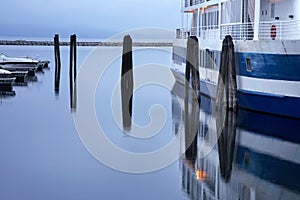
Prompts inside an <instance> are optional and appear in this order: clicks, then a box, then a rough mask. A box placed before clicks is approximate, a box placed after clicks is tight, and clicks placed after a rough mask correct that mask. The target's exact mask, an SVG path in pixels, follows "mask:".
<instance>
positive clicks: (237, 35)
mask: <svg viewBox="0 0 300 200" xmlns="http://www.w3.org/2000/svg"><path fill="white" fill-rule="evenodd" d="M253 26H254V24H253V23H230V24H222V25H221V31H220V39H223V38H225V36H226V35H231V37H232V39H233V40H252V39H253V36H254V31H253Z"/></svg>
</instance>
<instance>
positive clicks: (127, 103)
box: [121, 35, 134, 130]
mask: <svg viewBox="0 0 300 200" xmlns="http://www.w3.org/2000/svg"><path fill="white" fill-rule="evenodd" d="M132 69H133V58H132V39H131V37H130V36H129V35H126V36H125V37H124V41H123V53H122V69H121V93H122V119H123V128H124V129H125V130H130V129H131V124H132V99H133V85H134V83H133V70H132Z"/></svg>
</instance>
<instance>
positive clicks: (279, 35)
mask: <svg viewBox="0 0 300 200" xmlns="http://www.w3.org/2000/svg"><path fill="white" fill-rule="evenodd" d="M178 31H179V32H180V37H181V38H187V36H188V35H196V36H198V37H200V38H202V39H220V40H222V39H223V38H224V37H225V36H226V35H231V36H232V38H233V39H234V40H253V38H254V23H253V22H251V23H229V24H221V25H211V26H201V27H199V28H198V27H191V28H189V29H188V30H186V29H178ZM179 32H178V33H179ZM299 32H300V20H289V21H278V20H277V21H262V22H260V23H259V31H258V38H259V39H260V40H272V39H273V40H300V34H299Z"/></svg>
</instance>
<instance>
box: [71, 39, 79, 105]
mask: <svg viewBox="0 0 300 200" xmlns="http://www.w3.org/2000/svg"><path fill="white" fill-rule="evenodd" d="M76 52H77V49H76V35H75V34H74V35H71V37H70V70H69V80H70V107H71V109H76V99H77V97H76V73H77V70H76V67H77V66H76V60H77V53H76Z"/></svg>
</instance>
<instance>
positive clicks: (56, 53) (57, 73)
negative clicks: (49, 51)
mask: <svg viewBox="0 0 300 200" xmlns="http://www.w3.org/2000/svg"><path fill="white" fill-rule="evenodd" d="M54 59H55V78H54V82H55V85H54V87H55V92H56V93H59V83H60V70H61V60H60V49H59V35H58V34H56V35H55V36H54Z"/></svg>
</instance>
